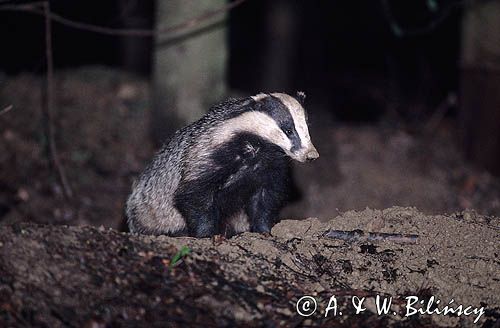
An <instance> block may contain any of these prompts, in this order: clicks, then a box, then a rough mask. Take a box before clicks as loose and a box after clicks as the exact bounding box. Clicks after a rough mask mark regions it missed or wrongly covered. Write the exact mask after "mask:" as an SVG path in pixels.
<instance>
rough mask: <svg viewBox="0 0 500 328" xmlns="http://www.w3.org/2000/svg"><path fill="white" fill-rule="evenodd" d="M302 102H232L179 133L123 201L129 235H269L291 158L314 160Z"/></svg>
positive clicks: (300, 96)
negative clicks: (249, 233) (257, 233)
mask: <svg viewBox="0 0 500 328" xmlns="http://www.w3.org/2000/svg"><path fill="white" fill-rule="evenodd" d="M304 99H305V94H304V93H302V92H298V93H297V95H296V96H290V95H288V94H285V93H260V94H257V95H255V96H252V97H246V98H240V99H229V100H227V101H225V102H222V103H220V104H218V105H215V106H213V107H212V108H211V109H210V110H209V112H208V113H207V114H206V115H204V116H203V117H202V118H200V119H199V120H198V121H196V122H194V123H192V124H190V125H188V126H186V127H184V128H182V129H180V130H178V131H177V132H176V133H175V134H174V135H173V137H172V138H171V140H170V141H169V142H168V143H166V144H165V145H164V146H163V147H162V148H161V149H160V150H159V152H158V153H157V154H156V155H155V156H154V158H153V160H152V162H151V163H150V164H149V165H148V166H147V167H146V169H145V170H144V172H143V173H142V174H141V175H140V177H139V179H138V181H137V182H136V183H135V186H134V187H133V190H132V193H131V194H130V196H129V197H128V200H127V204H126V216H127V223H128V227H129V230H130V231H131V232H134V233H142V234H150V235H163V234H164V235H171V236H185V235H189V236H193V237H200V238H201V237H210V236H213V235H225V236H232V235H235V234H238V233H241V232H245V231H252V232H259V233H270V230H271V227H272V226H273V225H274V224H275V223H276V221H277V219H278V215H279V212H280V210H281V208H282V207H283V206H284V205H285V201H286V199H287V195H288V189H289V181H290V179H289V177H290V158H291V159H294V160H297V161H299V162H306V161H312V160H314V159H316V158H318V157H319V153H318V151H317V150H316V148H315V147H314V145H313V144H312V142H311V137H310V135H309V129H308V125H307V114H306V111H305V110H304V107H303V103H304Z"/></svg>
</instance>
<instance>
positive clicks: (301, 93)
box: [295, 91, 306, 105]
mask: <svg viewBox="0 0 500 328" xmlns="http://www.w3.org/2000/svg"><path fill="white" fill-rule="evenodd" d="M295 99H297V101H298V102H299V103H300V104H301V105H304V103H305V102H306V94H305V92H304V91H297V94H296V95H295Z"/></svg>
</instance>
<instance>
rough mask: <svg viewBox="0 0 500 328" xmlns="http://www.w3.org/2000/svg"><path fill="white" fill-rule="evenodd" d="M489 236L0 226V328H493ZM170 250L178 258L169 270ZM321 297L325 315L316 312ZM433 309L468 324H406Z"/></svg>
mask: <svg viewBox="0 0 500 328" xmlns="http://www.w3.org/2000/svg"><path fill="white" fill-rule="evenodd" d="M499 226H500V219H499V218H495V217H485V216H481V215H478V214H476V213H475V212H473V211H465V212H461V213H457V214H453V215H439V216H429V215H424V214H422V213H421V212H418V211H417V210H415V209H413V208H402V207H393V208H389V209H386V210H383V211H380V210H364V211H361V212H356V211H350V212H346V213H344V214H342V215H340V216H338V217H336V218H334V219H333V220H330V221H328V222H321V221H319V220H317V219H306V220H302V221H298V220H285V221H282V222H280V223H279V224H277V225H276V226H275V227H274V228H273V230H272V236H264V235H260V234H254V233H244V234H241V235H238V236H235V237H233V238H231V239H195V238H187V237H185V238H172V237H165V236H159V237H154V236H140V235H131V234H128V233H120V232H117V231H115V230H111V229H109V230H108V229H104V228H101V229H99V228H96V227H90V226H88V227H66V226H53V225H34V224H31V223H20V224H14V225H13V226H0V326H3V327H21V326H24V327H30V326H36V327H131V326H133V327H136V326H144V327H187V326H200V327H215V326H218V327H234V326H248V327H250V326H251V327H257V326H261V327H274V326H283V327H296V326H321V327H387V326H393V327H435V326H436V325H439V326H450V327H454V326H457V325H459V326H461V327H473V326H474V327H476V326H477V327H498V323H499V321H500V295H499V293H498V292H499V290H500V280H499V278H500V277H499V272H500V260H499V254H498V250H499V247H498V246H499V240H500V231H499ZM330 229H336V230H343V231H353V230H356V229H361V230H363V231H377V232H386V233H397V234H401V233H403V234H414V235H417V237H416V238H417V240H416V243H414V244H412V243H410V244H403V243H399V242H397V241H392V240H382V241H367V240H350V241H344V240H337V239H331V238H328V237H327V236H326V235H325V233H326V232H327V231H329V230H330ZM183 248H184V249H185V250H190V252H189V253H187V252H186V253H187V254H184V256H180V257H179V256H177V258H176V253H178V251H179V250H181V249H183ZM306 295H307V296H311V297H313V298H314V299H315V301H316V304H317V310H316V312H315V313H311V312H308V311H312V309H314V307H313V305H312V304H313V303H310V304H306V303H299V305H298V308H299V310H300V311H302V313H303V314H311V315H310V316H307V317H305V316H300V315H299V314H298V312H297V303H298V301H299V299H301V298H302V296H306ZM332 296H334V297H335V299H336V302H337V303H336V304H337V308H336V310H333V309H331V310H330V311H328V313H326V308H327V306H328V304H329V302H330V301H331V300H332V298H331V297H332ZM377 296H379V297H380V300H383V299H387V300H389V299H392V302H391V307H390V310H389V311H388V313H387V314H378V313H377V307H376V299H377ZM433 296H434V298H435V299H434V304H431V305H429V309H431V311H436V310H439V311H442V310H444V307H445V306H446V305H448V306H449V307H451V308H453V309H455V310H457V311H458V309H459V305H462V306H463V307H462V309H463V310H465V309H466V308H467V307H469V306H470V308H469V309H468V310H467V311H466V312H465V313H467V314H468V315H465V314H464V313H461V312H456V313H455V315H453V314H450V313H448V314H447V315H438V314H436V312H433V313H434V314H432V315H431V314H422V315H420V314H414V310H417V309H425V308H426V307H427V306H428V304H429V302H430V300H431V297H433ZM407 297H416V298H418V301H417V302H416V304H413V302H414V301H413V299H411V298H410V299H407ZM438 299H439V301H440V303H439V304H437V306H436V303H437V300H438ZM359 300H363V302H362V303H361V306H362V308H363V309H364V310H363V311H361V312H360V313H358V314H356V313H355V312H356V311H355V307H354V305H353V301H354V303H355V304H358V303H357V302H359ZM452 300H453V301H452ZM303 301H304V299H303V300H302V302H303ZM409 301H411V303H408V302H409ZM311 302H312V301H311ZM332 302H333V301H332ZM420 302H424V304H421V303H420ZM334 304H335V303H330V305H331V306H333V305H334ZM380 304H381V303H380ZM309 305H310V306H309ZM340 313H342V314H340ZM325 314H327V315H326V316H325ZM335 314H336V315H335ZM407 314H409V315H408V316H407ZM459 314H460V315H459ZM476 319H477V322H476V323H474V321H476Z"/></svg>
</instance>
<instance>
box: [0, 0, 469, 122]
mask: <svg viewBox="0 0 500 328" xmlns="http://www.w3.org/2000/svg"><path fill="white" fill-rule="evenodd" d="M280 3H281V4H280ZM457 4H458V2H457V1H441V2H439V9H437V10H436V11H433V10H431V9H430V8H429V4H428V2H427V1H420V0H417V1H405V2H404V3H402V2H398V1H293V0H292V1H274V3H273V1H271V2H268V1H264V0H252V1H249V2H248V3H245V4H244V5H243V6H241V7H240V8H237V9H235V10H234V11H232V12H231V13H230V15H229V20H228V24H229V36H228V40H229V58H230V60H229V71H228V80H229V86H230V87H231V88H232V89H237V90H241V91H244V92H249V93H254V92H256V91H257V92H258V91H260V90H261V89H262V88H263V87H265V88H270V89H275V90H284V91H292V90H304V91H306V92H307V94H308V96H309V98H310V99H313V100H314V101H316V102H321V103H323V104H326V105H327V110H328V111H330V112H331V113H332V114H334V115H335V117H336V118H338V119H341V120H354V121H373V120H377V119H379V118H380V117H381V116H383V115H384V114H387V110H386V107H387V103H388V102H394V103H398V106H396V108H395V110H396V111H397V112H398V113H400V114H401V115H402V116H403V117H405V118H407V119H413V120H418V119H424V118H425V115H426V114H429V113H428V112H429V111H432V110H433V109H434V108H435V106H437V105H438V104H439V103H440V102H441V101H443V99H444V98H445V97H446V96H447V94H448V93H450V92H457V88H458V76H459V40H460V18H461V7H460V6H459V5H457ZM279 5H282V6H284V7H286V9H287V14H288V16H287V18H286V19H289V20H291V22H289V23H287V24H289V28H290V29H293V31H292V32H293V35H291V37H288V36H287V37H288V38H289V39H287V41H286V42H287V44H286V46H287V53H286V55H287V57H285V58H283V60H284V61H285V62H286V63H285V65H282V67H280V68H279V69H278V70H272V72H271V73H272V74H273V75H274V76H275V77H274V80H273V81H271V83H270V82H269V79H270V77H269V73H268V72H266V69H268V65H269V63H267V62H266V61H267V60H268V59H269V57H268V55H269V51H272V50H273V48H272V46H273V44H275V43H276V42H279V35H277V33H273V30H274V29H275V27H276V19H278V18H276V17H272V13H273V12H272V10H271V9H272V8H270V7H272V6H279ZM51 7H52V10H53V11H54V12H56V13H58V14H61V15H63V16H65V17H68V18H71V19H74V20H77V21H84V22H88V23H93V24H97V25H103V26H109V27H122V28H123V27H129V26H136V27H141V28H153V26H154V3H153V1H132V0H130V1H105V2H101V1H71V2H67V1H51ZM278 9H281V10H282V8H278ZM270 16H271V17H270ZM0 19H1V21H2V24H1V26H2V28H1V29H0V38H1V39H2V40H3V42H4V45H8V46H7V47H6V50H7V51H1V52H0V69H1V70H2V71H4V72H6V73H7V74H9V75H15V74H18V73H20V72H35V73H43V71H44V30H43V25H42V24H43V18H42V17H37V16H36V15H34V14H31V13H25V12H20V13H19V12H0ZM396 25H397V26H396ZM53 30H54V32H53V39H54V63H55V67H56V68H71V67H78V66H83V65H89V64H99V65H108V66H113V67H117V68H122V69H125V70H128V71H131V72H134V73H137V74H140V75H142V76H145V77H149V76H150V72H151V59H152V52H151V50H152V39H151V38H134V37H132V38H130V37H115V36H107V35H101V34H97V33H92V32H88V31H81V30H77V29H73V28H70V27H66V26H62V25H61V24H57V23H55V24H54V27H53ZM398 30H399V31H400V32H399V33H398ZM127 42H133V43H136V47H140V49H141V54H142V55H141V56H140V57H137V56H136V57H134V58H135V62H133V63H130V62H127V54H126V53H124V50H125V49H126V48H125V47H126V44H127ZM280 69H281V70H280ZM276 75H277V76H276ZM280 75H283V77H280ZM266 84H270V85H266ZM410 104H411V105H416V106H409V105H410ZM416 107H418V108H419V109H418V110H417V109H415V108H416Z"/></svg>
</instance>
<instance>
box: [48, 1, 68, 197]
mask: <svg viewBox="0 0 500 328" xmlns="http://www.w3.org/2000/svg"><path fill="white" fill-rule="evenodd" d="M43 10H44V12H45V57H46V58H45V60H46V65H47V74H46V75H47V78H46V88H45V102H44V106H43V109H42V110H43V115H44V116H45V132H46V135H47V142H48V147H49V149H48V150H49V156H50V159H51V160H52V163H53V165H54V168H55V169H56V171H57V174H58V176H59V180H60V183H61V186H62V188H63V192H64V195H65V196H66V197H67V198H71V197H72V196H73V192H72V191H71V187H70V186H69V183H68V180H67V178H66V174H65V172H64V168H63V166H62V164H61V161H60V159H59V154H58V152H57V147H56V142H55V129H54V118H53V113H52V108H53V88H54V86H53V76H54V67H53V62H52V29H51V20H50V16H49V14H50V3H49V1H46V2H44V3H43Z"/></svg>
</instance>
